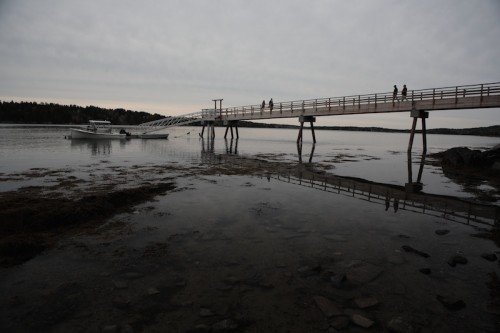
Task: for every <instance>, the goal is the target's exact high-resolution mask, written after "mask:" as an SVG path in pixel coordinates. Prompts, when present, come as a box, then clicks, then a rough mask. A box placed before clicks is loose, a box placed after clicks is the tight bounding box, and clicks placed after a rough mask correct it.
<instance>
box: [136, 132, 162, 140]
mask: <svg viewBox="0 0 500 333" xmlns="http://www.w3.org/2000/svg"><path fill="white" fill-rule="evenodd" d="M139 138H141V139H168V133H167V134H161V133H142V134H139Z"/></svg>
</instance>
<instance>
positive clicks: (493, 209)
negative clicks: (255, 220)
mask: <svg viewBox="0 0 500 333" xmlns="http://www.w3.org/2000/svg"><path fill="white" fill-rule="evenodd" d="M300 148H301V147H298V149H299V156H300ZM313 153H314V145H313V146H312V151H311V155H310V159H311V158H312V155H313ZM214 155H215V154H214ZM218 157H219V158H217V159H216V160H217V163H218V164H220V163H230V164H232V165H235V166H236V165H237V166H238V167H239V168H240V169H241V170H243V169H245V168H246V169H247V170H248V173H249V174H252V173H253V174H260V175H262V174H263V173H264V174H266V177H268V179H271V178H272V179H276V180H279V181H283V182H287V183H291V184H295V185H300V186H305V187H310V188H314V189H317V190H321V191H325V192H330V193H336V194H341V195H346V196H349V197H353V198H357V199H360V200H365V201H368V202H371V203H374V204H380V205H382V206H383V207H385V210H388V209H389V208H391V207H392V208H391V209H393V210H394V211H395V212H397V211H398V210H404V211H410V212H415V213H420V214H426V215H430V216H435V217H438V218H443V219H446V220H450V221H454V222H458V223H462V224H467V225H472V226H480V225H482V226H498V225H499V224H500V207H499V206H495V205H488V204H480V203H475V202H472V201H469V200H466V199H461V198H458V197H453V196H447V195H438V194H428V193H424V192H421V191H420V190H421V188H419V189H417V190H416V189H415V188H414V186H408V184H411V185H415V184H417V183H419V182H420V179H421V174H422V171H421V170H422V168H423V163H424V159H423V158H422V159H421V161H420V171H419V176H418V181H417V183H413V182H412V179H411V174H410V175H409V177H410V179H409V183H407V184H405V186H398V185H393V184H384V183H376V182H372V181H368V180H365V179H360V178H351V177H341V176H335V175H331V174H319V173H317V172H315V171H314V170H312V169H311V168H310V166H308V165H307V164H302V163H299V164H298V165H292V164H288V163H280V162H263V161H259V160H255V159H251V158H244V157H241V156H234V155H229V154H225V155H219V156H218ZM410 163H411V162H410ZM410 169H411V164H410V167H409V170H410Z"/></svg>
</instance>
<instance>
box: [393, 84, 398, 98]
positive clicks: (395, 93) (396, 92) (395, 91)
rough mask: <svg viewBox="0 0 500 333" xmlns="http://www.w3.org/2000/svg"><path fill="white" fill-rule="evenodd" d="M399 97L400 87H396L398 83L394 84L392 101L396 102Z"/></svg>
mask: <svg viewBox="0 0 500 333" xmlns="http://www.w3.org/2000/svg"><path fill="white" fill-rule="evenodd" d="M397 99H398V87H396V85H394V91H393V92H392V101H393V102H394V100H397Z"/></svg>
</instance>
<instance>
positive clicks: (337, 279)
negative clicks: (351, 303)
mask: <svg viewBox="0 0 500 333" xmlns="http://www.w3.org/2000/svg"><path fill="white" fill-rule="evenodd" d="M330 281H331V282H332V285H333V286H334V287H335V288H341V287H342V286H343V285H344V282H345V281H346V277H345V274H342V273H339V274H335V275H334V276H332V277H330Z"/></svg>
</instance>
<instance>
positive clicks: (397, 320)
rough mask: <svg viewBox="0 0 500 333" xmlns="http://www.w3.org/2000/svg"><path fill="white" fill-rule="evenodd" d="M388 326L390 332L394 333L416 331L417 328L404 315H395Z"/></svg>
mask: <svg viewBox="0 0 500 333" xmlns="http://www.w3.org/2000/svg"><path fill="white" fill-rule="evenodd" d="M387 328H388V329H389V331H390V332H394V333H414V332H416V330H415V328H414V327H413V326H412V325H411V324H410V323H407V322H406V321H405V320H404V319H403V318H402V317H394V318H392V319H391V320H390V321H389V323H388V324H387Z"/></svg>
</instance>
